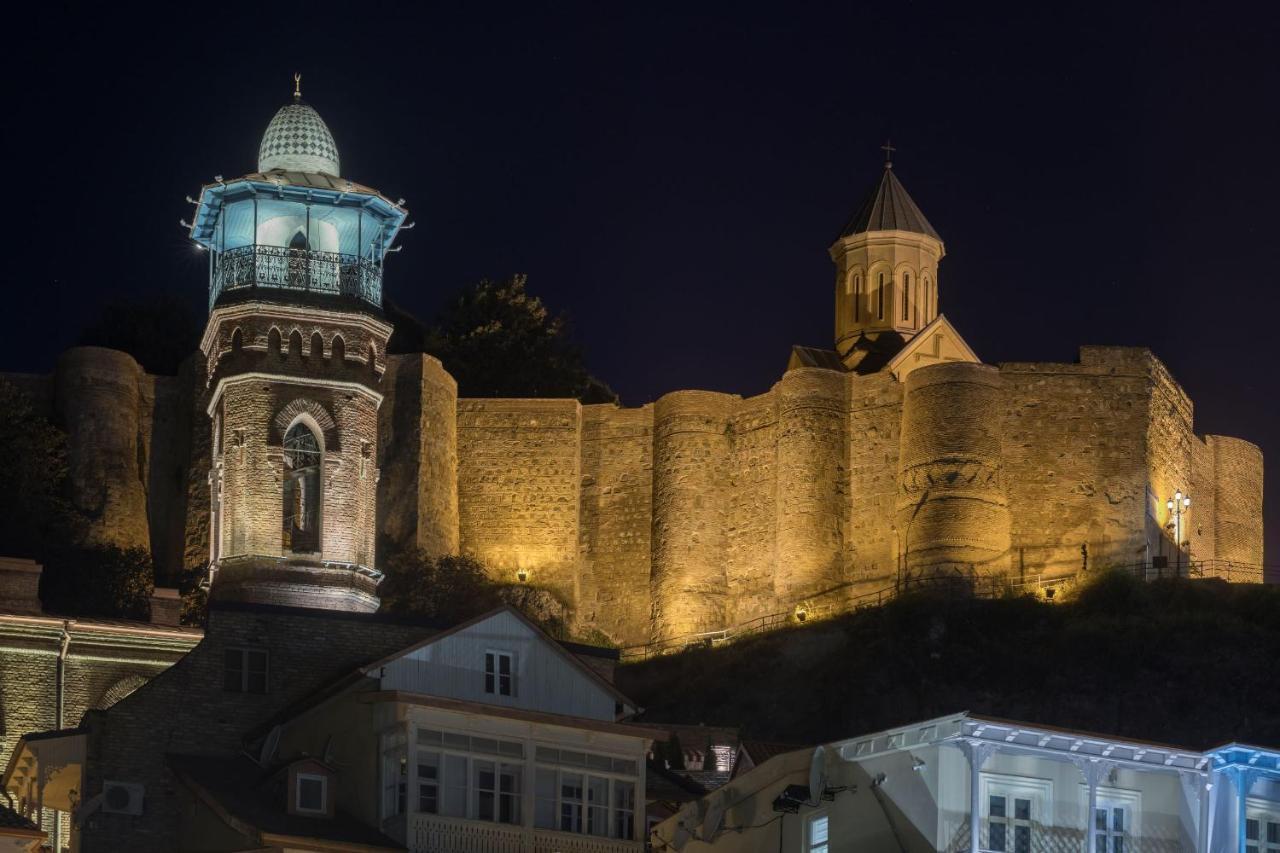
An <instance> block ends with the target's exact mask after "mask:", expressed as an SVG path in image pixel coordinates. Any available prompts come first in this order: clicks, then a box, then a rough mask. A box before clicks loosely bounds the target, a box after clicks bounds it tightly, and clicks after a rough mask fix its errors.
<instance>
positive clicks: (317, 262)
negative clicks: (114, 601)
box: [191, 78, 406, 611]
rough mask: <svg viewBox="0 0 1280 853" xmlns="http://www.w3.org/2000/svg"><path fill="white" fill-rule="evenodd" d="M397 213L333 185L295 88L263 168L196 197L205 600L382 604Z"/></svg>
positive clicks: (348, 606)
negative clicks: (382, 449)
mask: <svg viewBox="0 0 1280 853" xmlns="http://www.w3.org/2000/svg"><path fill="white" fill-rule="evenodd" d="M295 79H296V78H295ZM405 215H406V212H405V210H404V209H403V208H401V207H400V206H399V204H398V203H394V202H391V201H389V200H388V199H386V198H385V197H383V196H382V195H381V194H380V193H379V192H378V191H377V190H374V189H370V188H369V187H365V186H361V185H360V184H357V183H354V182H353V181H350V180H347V179H345V178H341V177H339V167H338V149H337V146H336V145H335V144H334V141H333V136H332V135H331V134H330V133H329V128H328V127H327V126H326V125H325V123H324V121H323V120H322V119H321V118H320V116H319V114H317V113H316V111H315V110H314V109H312V108H311V107H310V106H309V105H308V104H306V103H305V102H303V101H302V98H301V93H300V91H298V90H297V89H295V92H294V96H293V100H292V102H291V103H289V104H286V105H285V106H284V107H282V108H281V109H280V111H279V112H278V113H276V116H275V118H273V119H272V120H271V123H270V125H268V127H267V131H266V133H265V134H264V135H263V137H262V145H261V147H260V149H259V155H258V171H256V172H253V173H251V174H248V175H245V176H243V177H240V178H235V179H232V180H229V181H224V180H222V178H221V177H219V178H217V179H216V180H215V182H214V183H212V184H209V185H207V186H205V187H204V188H203V190H202V191H201V193H200V198H199V202H198V207H197V210H196V214H195V219H194V221H193V223H192V226H191V237H192V239H193V240H195V241H196V243H198V244H199V245H200V246H201V247H203V248H204V249H205V250H206V251H207V252H208V253H209V323H208V326H207V327H206V328H205V332H204V337H203V340H202V342H201V350H202V351H203V354H204V356H205V360H206V366H207V390H208V414H209V417H210V418H211V419H212V430H213V435H212V459H213V466H212V470H211V471H210V473H209V484H210V488H211V509H212V511H211V513H210V528H211V529H210V537H209V538H210V554H209V559H210V577H211V580H212V594H213V595H215V596H218V597H220V598H223V599H230V600H246V601H257V602H266V603H277V604H288V605H293V606H303V607H325V608H330V609H344V610H366V611H367V610H375V609H376V608H377V606H378V599H377V596H376V588H377V582H378V580H379V575H378V573H377V572H376V570H375V569H374V568H373V567H374V542H375V538H376V506H375V504H376V497H377V482H378V468H377V458H378V456H377V445H378V409H379V406H380V405H381V403H382V398H383V391H382V388H381V385H382V375H383V371H384V369H385V366H386V361H385V359H386V344H387V340H388V339H389V338H390V336H391V326H390V325H389V324H388V323H387V322H386V320H385V319H384V318H383V314H382V267H383V259H384V257H385V255H386V253H387V249H388V247H389V246H390V245H391V242H392V241H393V240H394V238H395V236H396V233H397V231H398V230H399V228H400V226H401V225H402V224H403V222H404V219H405Z"/></svg>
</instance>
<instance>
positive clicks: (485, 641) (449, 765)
mask: <svg viewBox="0 0 1280 853" xmlns="http://www.w3.org/2000/svg"><path fill="white" fill-rule="evenodd" d="M574 649H575V647H574V646H573V644H562V643H560V642H558V641H556V640H553V639H552V638H550V637H549V636H547V635H546V634H545V633H544V632H543V631H542V630H540V629H539V628H538V627H536V626H535V625H533V624H532V623H531V622H529V621H528V620H527V619H525V617H524V616H522V615H521V614H520V613H519V612H517V611H515V610H513V609H511V608H502V609H499V610H496V611H493V612H491V613H488V614H485V615H484V616H481V617H479V618H476V619H473V620H470V621H469V622H465V623H463V624H461V625H458V626H456V627H454V628H452V629H450V630H447V631H444V632H441V633H438V634H434V635H432V636H430V637H427V638H426V639H424V640H422V641H421V642H418V643H416V644H414V645H411V646H409V647H407V648H405V649H402V650H400V651H399V652H396V653H395V654H392V655H390V656H388V657H386V658H383V659H381V660H378V661H375V662H373V663H371V664H368V665H367V666H364V667H361V668H360V670H359V672H358V673H355V674H353V676H351V677H350V678H348V679H347V680H346V682H345V683H344V684H343V685H341V686H339V687H338V688H337V689H334V690H330V691H326V692H325V693H324V694H322V695H320V696H318V697H317V700H316V702H315V703H314V704H311V705H310V706H309V707H307V708H305V709H303V710H300V711H299V712H298V713H296V714H295V715H293V716H292V717H291V718H289V719H287V720H284V721H282V722H280V723H279V725H278V731H279V734H278V735H277V736H276V737H277V742H278V746H277V747H276V749H277V750H278V753H279V756H280V758H281V759H282V760H284V759H296V758H297V757H299V756H304V755H307V756H313V757H317V758H320V759H322V760H323V761H324V763H325V764H326V765H328V766H333V767H337V768H340V772H339V773H336V774H334V775H333V776H332V777H331V780H329V781H326V782H325V783H324V784H333V785H335V786H337V791H336V797H335V800H336V803H337V805H338V807H340V808H343V809H344V810H345V811H347V812H349V813H351V814H353V815H356V816H358V817H362V818H364V820H365V822H367V823H369V824H371V825H373V826H376V828H377V829H378V830H379V831H381V832H382V833H384V834H385V835H386V836H388V837H390V838H392V839H395V840H397V841H399V842H400V843H401V844H404V845H405V846H406V847H407V848H408V849H409V850H411V851H422V853H427V851H430V853H455V852H456V853H481V851H500V852H501V853H559V852H560V851H563V853H640V851H642V850H643V847H644V842H643V839H644V832H645V826H644V804H645V800H644V795H645V756H646V755H647V753H648V751H649V747H650V744H651V743H652V742H653V740H654V739H655V738H664V737H665V734H664V733H662V732H656V731H653V730H650V729H647V728H644V727H641V726H637V725H633V724H629V723H626V722H623V721H622V720H623V719H624V718H626V717H628V716H630V715H632V714H634V713H636V711H638V710H639V709H638V708H637V707H636V706H635V704H634V703H633V702H632V701H631V700H629V699H628V698H627V697H625V696H624V695H622V694H621V693H620V692H618V690H617V689H616V688H614V686H613V685H612V683H610V681H608V680H607V679H606V678H604V677H602V676H601V675H600V674H599V673H598V672H597V671H596V670H595V669H593V668H592V667H591V666H589V665H587V664H586V663H584V658H583V657H582V656H580V655H579V654H575V652H574ZM584 651H585V650H584ZM324 793H325V796H326V797H327V795H328V792H327V791H326V792H324Z"/></svg>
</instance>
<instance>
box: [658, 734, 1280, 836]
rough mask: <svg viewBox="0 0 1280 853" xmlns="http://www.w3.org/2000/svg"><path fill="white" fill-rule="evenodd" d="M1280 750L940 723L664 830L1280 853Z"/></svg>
mask: <svg viewBox="0 0 1280 853" xmlns="http://www.w3.org/2000/svg"><path fill="white" fill-rule="evenodd" d="M1278 762H1280V753H1277V752H1275V751H1273V750H1267V749H1261V748H1257V747H1249V746H1242V745H1238V744H1232V745H1229V746H1225V747H1221V748H1218V749H1214V750H1209V751H1197V750H1191V749H1182V748H1179V747H1174V746H1169V745H1165V744H1156V743H1145V742H1141V741H1134V740H1128V739H1124V738H1112V737H1107V736H1104V735H1096V734H1089V733H1085V732H1074V731H1068V730H1063V729H1056V728H1051V727H1047V726H1037V725H1033V724H1027V723H1018V722H1011V721H1007V720H1000V719H995V718H988V717H981V716H977V715H971V714H968V713H962V714H955V715H952V716H949V717H941V718H938V719H935V720H929V721H926V722H923V723H917V724H913V725H909V726H903V727H901V728H896V729H890V730H888V731H883V732H878V733H876V734H871V735H865V736H862V737H856V738H850V739H847V740H842V741H836V742H834V743H830V744H825V745H822V746H818V747H811V748H807V749H802V750H796V751H793V752H788V753H784V754H782V755H778V756H775V757H773V758H771V759H769V760H768V761H765V762H764V763H762V764H761V765H760V766H758V767H756V768H754V769H753V770H751V771H749V772H747V773H744V774H742V775H740V776H738V777H737V778H735V779H734V780H733V781H732V782H731V783H730V784H729V785H727V786H725V787H724V788H721V789H720V790H718V791H716V792H715V793H713V794H711V795H709V796H708V797H706V798H704V799H703V800H701V801H699V802H698V803H694V804H691V805H689V806H688V807H686V808H685V809H684V810H682V811H681V812H680V813H679V814H677V815H675V816H673V817H672V818H669V819H668V820H666V821H664V822H663V823H662V824H659V825H658V826H657V827H655V829H654V831H653V834H652V838H651V842H652V846H653V848H654V850H655V851H660V853H663V852H666V851H669V853H709V851H713V850H714V851H716V853H774V851H778V853H836V851H857V853H878V851H886V853H887V852H888V851H911V853H915V852H916V851H948V853H960V851H981V853H1068V851H1070V853H1144V851H1150V853H1156V852H1157V851H1158V853H1181V851H1186V853H1193V851H1194V853H1211V852H1212V853H1224V852H1225V851H1238V853H1280V770H1278V769H1277V768H1278V766H1280V764H1278Z"/></svg>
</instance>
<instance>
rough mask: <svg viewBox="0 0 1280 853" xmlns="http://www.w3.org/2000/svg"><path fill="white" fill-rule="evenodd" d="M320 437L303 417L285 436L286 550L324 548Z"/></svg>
mask: <svg viewBox="0 0 1280 853" xmlns="http://www.w3.org/2000/svg"><path fill="white" fill-rule="evenodd" d="M321 450H322V448H321V445H320V439H319V437H318V436H317V435H316V434H315V432H313V431H312V430H311V428H310V427H308V426H307V425H306V424H305V423H303V422H301V421H299V422H298V423H295V424H294V425H293V426H291V427H289V431H288V432H287V433H285V436H284V507H283V509H284V512H283V514H282V522H283V524H282V530H281V534H282V542H281V544H282V546H283V548H284V551H285V552H286V553H294V554H314V553H316V552H318V551H319V550H320V506H321V504H320V500H321V496H320V459H321V455H322V453H321Z"/></svg>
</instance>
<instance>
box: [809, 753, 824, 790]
mask: <svg viewBox="0 0 1280 853" xmlns="http://www.w3.org/2000/svg"><path fill="white" fill-rule="evenodd" d="M826 790H827V750H826V748H825V747H821V746H819V747H815V748H814V750H813V758H812V759H811V760H810V761H809V802H811V803H818V802H821V801H822V795H823V794H824V793H826Z"/></svg>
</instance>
